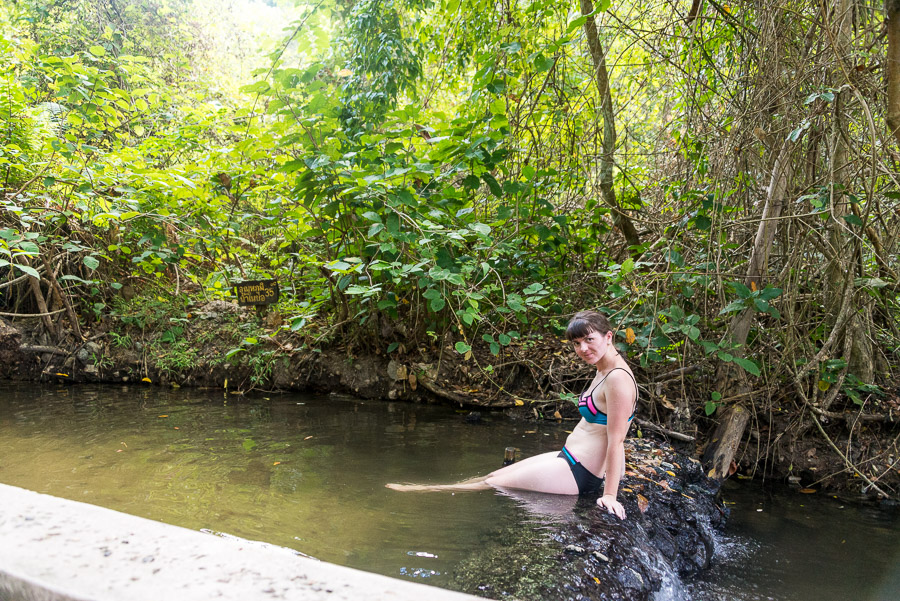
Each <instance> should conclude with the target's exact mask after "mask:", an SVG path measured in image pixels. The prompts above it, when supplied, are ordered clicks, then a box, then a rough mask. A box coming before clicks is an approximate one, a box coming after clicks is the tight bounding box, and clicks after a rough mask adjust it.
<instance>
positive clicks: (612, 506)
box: [597, 495, 625, 520]
mask: <svg viewBox="0 0 900 601" xmlns="http://www.w3.org/2000/svg"><path fill="white" fill-rule="evenodd" d="M597 505H599V506H600V507H603V508H604V509H606V511H608V512H610V513H611V514H613V515H615V516H617V517H618V518H619V519H620V520H624V519H625V507H624V506H623V505H622V504H621V503H619V501H617V500H616V498H615V497H614V496H613V495H603V496H602V497H600V498H599V499H597Z"/></svg>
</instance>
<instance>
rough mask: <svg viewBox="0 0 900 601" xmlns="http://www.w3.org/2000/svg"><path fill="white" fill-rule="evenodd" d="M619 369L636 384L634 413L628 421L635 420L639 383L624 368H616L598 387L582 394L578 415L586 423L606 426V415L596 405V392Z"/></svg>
mask: <svg viewBox="0 0 900 601" xmlns="http://www.w3.org/2000/svg"><path fill="white" fill-rule="evenodd" d="M617 369H621V370H622V371H624V372H625V373H626V374H628V375H629V376H631V380H632V381H633V382H634V411H632V412H631V417H629V418H628V421H631V420H632V419H634V414H635V412H636V411H637V395H638V386H637V381H636V380H635V379H634V376H632V375H631V372H629V371H628V370H627V369H625V368H624V367H614V368H612V369H611V370H609V371H608V372H606V375H605V376H603V379H602V380H600V381H599V382H598V383H597V385H596V386H594V387H593V388H591V389H590V390H589V391H587V392H585V393H584V394H582V395H581V396H580V397H579V399H578V413H580V414H581V417H583V418H584V419H585V421H586V422H588V423H591V424H600V425H603V426H605V425H606V414H605V413H603V412H602V411H600V409H598V408H597V406H596V405H595V404H594V391H595V390H597V388H599V387H600V385H601V384H603V383H604V382H605V381H606V378H608V377H609V374H611V373H612V372H614V371H616V370H617Z"/></svg>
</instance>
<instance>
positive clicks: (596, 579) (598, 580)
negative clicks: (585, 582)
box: [594, 576, 600, 584]
mask: <svg viewBox="0 0 900 601" xmlns="http://www.w3.org/2000/svg"><path fill="white" fill-rule="evenodd" d="M594 582H596V583H597V584H600V579H599V578H597V577H596V576H594Z"/></svg>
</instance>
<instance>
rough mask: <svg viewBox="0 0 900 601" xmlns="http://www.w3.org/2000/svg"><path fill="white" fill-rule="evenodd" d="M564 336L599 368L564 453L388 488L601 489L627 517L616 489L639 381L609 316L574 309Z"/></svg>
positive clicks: (609, 505) (607, 504)
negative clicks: (451, 480)
mask: <svg viewBox="0 0 900 601" xmlns="http://www.w3.org/2000/svg"><path fill="white" fill-rule="evenodd" d="M566 338H567V339H568V340H569V341H571V342H572V345H573V347H574V349H575V353H576V354H577V355H578V356H579V357H581V359H583V360H584V361H585V362H586V363H588V364H590V365H593V366H594V367H596V368H597V373H596V374H594V379H593V381H592V382H591V384H590V385H589V386H588V387H587V389H586V390H585V392H584V393H582V394H581V396H579V398H578V412H579V413H580V414H581V416H582V419H581V421H580V422H578V425H577V426H575V429H574V430H572V433H571V434H570V435H569V437H568V438H567V439H566V444H565V446H564V447H563V449H562V451H561V452H559V453H556V452H553V451H551V452H549V453H543V454H541V455H536V456H534V457H529V458H528V459H524V460H522V461H520V462H518V463H514V464H512V465H508V466H506V467H504V468H501V469H499V470H496V471H494V472H491V473H490V474H488V475H486V476H481V477H478V478H473V479H471V480H465V481H463V482H459V483H457V484H445V485H434V486H432V485H404V484H388V485H387V486H388V488H392V489H394V490H404V491H411V490H414V491H438V490H484V489H488V488H492V487H499V488H512V489H520V490H531V491H535V492H542V493H553V494H558V495H576V494H591V493H597V492H600V490H601V489H602V491H603V494H602V495H601V496H600V498H599V499H597V505H599V506H600V507H603V508H604V509H606V510H607V511H609V512H610V513H612V514H614V515H616V516H618V517H619V519H625V508H624V507H623V506H622V504H621V503H620V502H619V500H618V499H617V494H618V491H619V480H620V479H621V478H622V476H623V475H624V474H625V435H626V434H627V433H628V427H629V426H630V425H631V421H632V419H633V418H634V412H635V410H636V408H637V394H638V388H637V381H636V380H635V379H634V374H633V373H632V372H631V368H630V367H628V364H627V363H626V362H625V359H624V358H622V356H621V355H620V354H619V352H618V351H617V350H616V347H615V345H613V331H612V327H611V326H610V325H609V321H608V320H607V318H606V316H605V315H603V314H601V313H597V312H595V311H581V312H579V313H576V314H575V315H574V316H573V317H572V319H571V321H569V325H568V327H567V328H566ZM604 476H605V477H604Z"/></svg>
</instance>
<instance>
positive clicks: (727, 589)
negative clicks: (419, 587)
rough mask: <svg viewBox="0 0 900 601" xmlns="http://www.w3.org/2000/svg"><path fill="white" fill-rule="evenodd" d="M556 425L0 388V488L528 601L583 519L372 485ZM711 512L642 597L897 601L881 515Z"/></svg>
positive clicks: (481, 466) (141, 391) (336, 406)
mask: <svg viewBox="0 0 900 601" xmlns="http://www.w3.org/2000/svg"><path fill="white" fill-rule="evenodd" d="M567 427H569V428H570V427H571V424H563V425H558V424H534V423H526V422H514V421H510V420H507V419H505V418H503V417H502V416H499V415H496V416H491V415H488V416H486V417H485V418H484V419H483V420H481V423H475V424H472V423H467V422H466V420H465V414H464V413H458V412H455V411H453V410H452V409H448V408H442V407H430V406H423V405H411V404H405V403H390V402H383V401H362V400H358V399H349V398H337V397H321V396H301V395H281V396H277V397H276V396H273V397H271V399H265V398H256V399H245V398H241V397H232V396H228V397H225V396H223V393H222V391H221V390H218V391H202V390H190V391H187V390H177V391H172V390H163V389H159V388H155V387H153V388H150V387H147V388H141V387H115V386H106V387H89V386H83V387H73V388H57V387H45V388H39V387H34V386H29V387H14V386H11V387H6V388H5V389H3V390H0V482H3V483H5V484H11V485H14V486H20V487H23V488H29V489H31V490H36V491H38V492H43V493H48V494H52V495H56V496H59V497H65V498H69V499H73V500H76V501H84V502H89V503H94V504H97V505H102V506H105V507H109V508H112V509H116V510H119V511H124V512H127V513H131V514H134V515H139V516H142V517H147V518H150V519H155V520H160V521H164V522H168V523H171V524H176V525H180V526H184V527H187V528H193V529H198V530H199V529H208V530H211V531H216V532H226V533H229V534H232V535H235V536H241V537H244V538H250V539H256V540H262V541H266V542H269V543H273V544H277V545H282V546H286V547H291V548H293V549H296V550H298V551H301V552H303V553H305V554H308V555H311V556H314V557H317V558H319V559H322V560H326V561H330V562H333V563H337V564H341V565H347V566H351V567H355V568H360V569H363V570H368V571H372V572H377V573H381V574H385V575H388V576H394V577H400V578H408V579H415V580H419V581H425V582H428V583H429V584H434V585H436V586H443V587H448V588H457V589H463V590H468V591H470V592H479V590H473V589H472V588H471V587H472V586H475V588H476V589H477V588H478V586H477V585H473V583H475V582H476V581H485V582H487V581H489V582H491V585H490V587H491V590H486V589H484V588H482V589H481V590H480V593H481V594H485V595H492V596H501V595H502V594H503V592H512V591H515V592H516V594H517V596H519V598H522V599H537V598H540V595H546V594H547V592H548V589H547V586H548V582H550V580H551V579H552V577H553V570H555V569H558V566H559V565H560V561H559V559H560V542H561V541H562V542H565V541H564V540H563V539H564V537H565V533H567V532H568V533H577V532H578V530H579V529H584V528H585V524H587V523H589V522H588V520H586V519H585V518H584V516H585V514H586V513H587V512H589V511H591V510H592V507H588V506H585V504H584V501H578V500H577V499H576V498H574V497H559V496H552V495H540V494H532V493H522V492H517V491H499V492H498V493H493V492H491V491H486V492H479V493H465V494H455V495H454V494H452V493H435V494H403V493H396V492H394V491H390V490H388V489H385V488H384V484H385V483H386V482H404V481H405V482H420V483H430V482H452V481H457V480H461V479H463V478H466V477H470V476H473V475H476V474H483V473H485V472H487V471H489V470H491V469H494V468H495V467H497V466H499V464H500V461H501V460H502V455H503V449H504V448H505V447H507V446H516V447H519V448H520V452H521V456H528V455H531V454H534V453H539V452H544V451H550V450H556V449H559V448H560V447H561V445H562V443H563V441H564V440H565V437H566V432H565V429H566V428H567ZM726 498H728V499H729V500H731V501H733V502H734V505H733V506H732V517H731V519H730V522H729V526H728V530H727V532H726V533H725V534H724V535H723V538H722V541H721V542H720V545H719V547H720V551H722V558H721V559H720V560H719V561H718V562H717V565H716V566H715V567H713V569H712V570H711V571H710V572H709V573H708V574H706V575H705V576H704V577H703V578H702V579H701V580H700V581H698V582H697V583H695V584H692V585H691V586H690V587H688V588H687V589H683V588H681V587H680V586H678V585H677V583H676V584H675V585H671V583H670V586H664V589H663V590H664V591H665V592H664V593H662V594H661V595H658V598H659V599H663V598H666V596H668V598H671V599H676V598H684V597H685V595H689V596H692V597H693V598H694V599H695V601H713V600H716V601H719V600H724V599H729V600H730V599H738V600H743V601H758V600H768V599H775V600H779V601H806V600H807V599H809V600H812V599H815V600H817V601H828V600H830V599H834V600H835V601H836V600H839V599H841V600H843V599H860V600H863V601H875V600H878V601H880V600H881V599H898V598H900V582H898V579H900V576H898V555H897V541H898V536H897V535H898V534H900V525H898V520H897V519H896V516H893V517H891V516H886V515H885V514H883V513H878V512H877V511H874V510H867V509H859V508H854V507H842V506H840V505H839V504H838V503H835V502H829V500H827V499H817V498H813V497H803V498H797V497H796V496H793V497H786V496H775V497H773V496H766V495H763V494H761V493H758V492H753V491H751V490H749V489H748V488H747V487H737V488H729V489H728V490H727V491H726ZM758 509H762V511H757V510H758ZM523 570H524V572H523ZM488 572H493V573H492V574H488ZM523 573H524V576H523ZM487 576H490V578H488V577H487ZM504 583H507V585H504ZM664 584H665V583H664ZM558 592H559V593H560V595H562V596H559V597H557V598H563V597H565V595H564V594H563V593H564V591H558Z"/></svg>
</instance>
